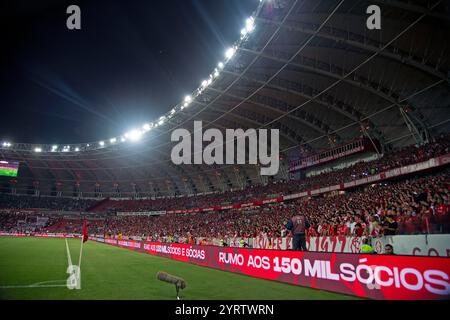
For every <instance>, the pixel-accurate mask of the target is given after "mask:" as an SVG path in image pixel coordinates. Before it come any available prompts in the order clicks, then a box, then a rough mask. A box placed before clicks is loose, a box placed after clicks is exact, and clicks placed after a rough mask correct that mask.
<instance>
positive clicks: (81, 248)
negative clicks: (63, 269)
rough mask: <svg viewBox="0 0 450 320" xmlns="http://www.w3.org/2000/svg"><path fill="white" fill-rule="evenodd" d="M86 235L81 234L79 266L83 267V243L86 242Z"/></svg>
mask: <svg viewBox="0 0 450 320" xmlns="http://www.w3.org/2000/svg"><path fill="white" fill-rule="evenodd" d="M83 240H84V236H83V235H81V246H80V258H79V259H78V268H80V267H81V256H82V255H83V243H84V241H83Z"/></svg>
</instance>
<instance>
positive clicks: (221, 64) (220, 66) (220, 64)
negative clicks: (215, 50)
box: [217, 62, 225, 69]
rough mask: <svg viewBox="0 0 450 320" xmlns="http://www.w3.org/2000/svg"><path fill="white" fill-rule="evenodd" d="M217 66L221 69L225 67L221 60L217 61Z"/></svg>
mask: <svg viewBox="0 0 450 320" xmlns="http://www.w3.org/2000/svg"><path fill="white" fill-rule="evenodd" d="M217 66H218V67H219V69H223V68H224V67H225V65H224V64H223V62H219V64H218V65H217Z"/></svg>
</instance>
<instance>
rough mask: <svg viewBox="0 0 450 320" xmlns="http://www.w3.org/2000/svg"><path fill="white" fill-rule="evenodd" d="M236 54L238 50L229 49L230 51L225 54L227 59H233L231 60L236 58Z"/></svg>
mask: <svg viewBox="0 0 450 320" xmlns="http://www.w3.org/2000/svg"><path fill="white" fill-rule="evenodd" d="M235 53H236V49H235V48H230V49H228V50H227V51H226V52H225V57H226V58H227V59H231V58H232V57H233V56H234V54H235Z"/></svg>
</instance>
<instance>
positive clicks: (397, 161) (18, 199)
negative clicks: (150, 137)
mask: <svg viewBox="0 0 450 320" xmlns="http://www.w3.org/2000/svg"><path fill="white" fill-rule="evenodd" d="M449 152H450V135H445V136H441V137H439V138H436V139H435V140H434V141H431V142H429V143H428V144H427V145H425V146H422V147H416V146H414V145H412V146H408V147H405V148H403V149H400V150H397V151H395V152H392V153H386V154H385V155H384V156H383V157H381V158H380V159H378V160H374V161H370V162H359V163H356V164H354V165H352V166H350V167H347V168H344V169H336V170H333V169H331V168H330V169H329V170H328V171H326V172H322V173H321V174H318V175H315V176H311V177H308V178H303V179H299V180H290V181H279V180H278V181H274V182H271V183H269V184H268V185H266V186H263V185H250V186H248V187H247V188H245V189H244V190H234V191H227V192H224V193H214V194H208V195H198V196H183V197H176V198H170V199H153V200H152V199H149V200H144V199H133V200H114V199H109V200H106V201H100V202H98V201H97V200H88V199H74V198H56V197H33V196H17V195H8V194H0V209H1V208H18V209H26V208H45V209H52V210H62V211H84V210H87V209H89V208H92V210H93V211H95V212H121V211H125V212H142V211H161V210H179V209H191V208H204V207H209V206H211V205H225V204H231V203H240V202H245V201H248V200H262V199H266V198H269V197H273V196H280V195H287V194H292V193H295V192H301V191H305V190H311V189H314V188H318V187H320V188H322V187H326V186H331V185H336V184H339V183H342V182H349V181H352V180H357V179H360V178H364V177H367V176H369V175H373V174H377V173H379V172H383V171H386V170H389V169H392V168H396V167H400V166H405V165H409V164H413V163H418V162H421V161H424V160H427V159H430V158H433V157H437V156H440V155H444V154H448V153H449Z"/></svg>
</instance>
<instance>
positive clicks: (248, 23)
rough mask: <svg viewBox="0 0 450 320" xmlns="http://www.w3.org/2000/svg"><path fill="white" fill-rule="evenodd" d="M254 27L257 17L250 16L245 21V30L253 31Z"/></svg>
mask: <svg viewBox="0 0 450 320" xmlns="http://www.w3.org/2000/svg"><path fill="white" fill-rule="evenodd" d="M254 29H255V19H254V18H253V17H252V18H248V19H247V20H246V21H245V30H246V31H247V32H252V31H253V30H254Z"/></svg>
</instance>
